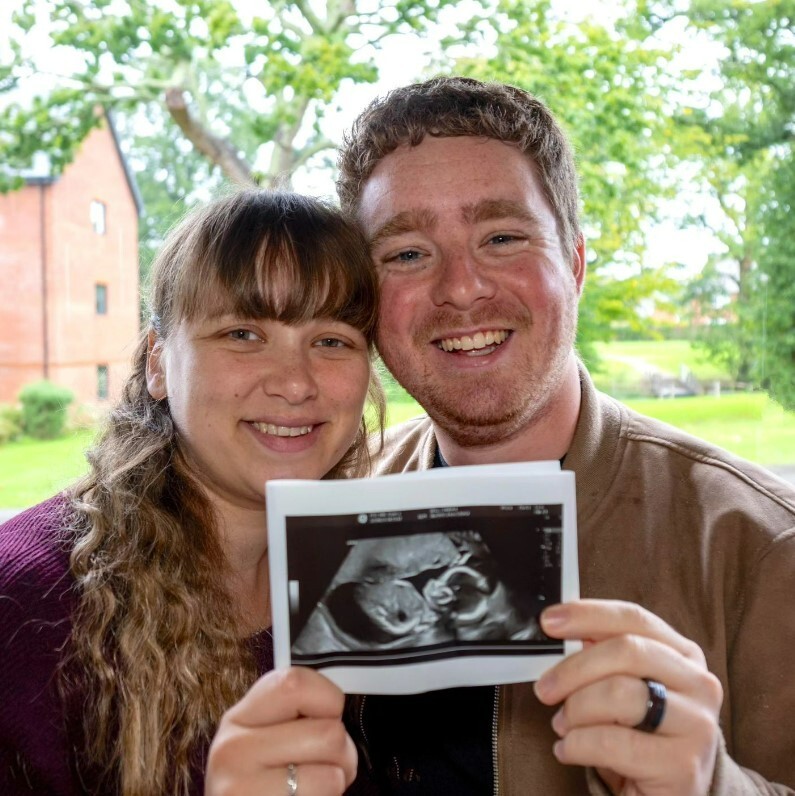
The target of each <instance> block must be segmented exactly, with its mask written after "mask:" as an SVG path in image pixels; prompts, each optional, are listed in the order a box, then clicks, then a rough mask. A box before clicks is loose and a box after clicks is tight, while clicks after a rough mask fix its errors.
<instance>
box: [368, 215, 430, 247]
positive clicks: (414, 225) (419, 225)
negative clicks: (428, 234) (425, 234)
mask: <svg viewBox="0 0 795 796" xmlns="http://www.w3.org/2000/svg"><path fill="white" fill-rule="evenodd" d="M436 221H437V216H436V213H434V212H433V211H432V210H428V209H418V210H403V211H401V212H400V213H396V214H395V215H394V216H392V218H390V219H389V220H388V221H387V222H386V223H385V224H383V225H381V226H380V227H379V228H378V229H377V230H376V231H375V233H374V234H373V235H372V237H371V238H370V246H373V247H374V246H377V245H378V244H379V243H381V242H382V241H384V240H386V239H387V238H393V237H395V236H396V235H402V234H404V233H405V232H416V231H417V230H430V229H433V228H434V227H435V226H436Z"/></svg>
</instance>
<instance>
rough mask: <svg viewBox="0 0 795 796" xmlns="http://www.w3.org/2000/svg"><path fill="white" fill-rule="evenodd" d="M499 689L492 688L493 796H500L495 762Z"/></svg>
mask: <svg viewBox="0 0 795 796" xmlns="http://www.w3.org/2000/svg"><path fill="white" fill-rule="evenodd" d="M500 693H501V692H500V687H499V686H498V685H495V686H494V710H493V711H492V721H491V762H492V766H493V767H494V796H500V768H499V763H498V760H497V727H498V725H499V722H500Z"/></svg>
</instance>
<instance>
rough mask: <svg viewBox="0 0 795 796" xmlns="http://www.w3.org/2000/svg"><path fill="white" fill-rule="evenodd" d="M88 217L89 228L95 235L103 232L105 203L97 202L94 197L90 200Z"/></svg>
mask: <svg viewBox="0 0 795 796" xmlns="http://www.w3.org/2000/svg"><path fill="white" fill-rule="evenodd" d="M88 217H89V218H90V219H91V228H92V229H93V230H94V232H96V233H97V235H104V234H105V203H104V202H98V201H97V200H96V199H95V200H94V201H93V202H91V207H90V208H89V211H88Z"/></svg>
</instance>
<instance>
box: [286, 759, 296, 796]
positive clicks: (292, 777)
mask: <svg viewBox="0 0 795 796" xmlns="http://www.w3.org/2000/svg"><path fill="white" fill-rule="evenodd" d="M296 793H298V774H297V772H296V768H295V763H288V764H287V796H295V794H296Z"/></svg>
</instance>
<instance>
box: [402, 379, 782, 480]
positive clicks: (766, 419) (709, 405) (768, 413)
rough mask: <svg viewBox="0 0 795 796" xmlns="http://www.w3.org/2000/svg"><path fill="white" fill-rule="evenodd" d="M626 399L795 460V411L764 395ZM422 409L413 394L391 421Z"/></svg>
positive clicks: (751, 454) (764, 457) (712, 437)
mask: <svg viewBox="0 0 795 796" xmlns="http://www.w3.org/2000/svg"><path fill="white" fill-rule="evenodd" d="M625 403H626V404H627V405H628V406H631V407H632V408H633V409H635V410H637V411H638V412H642V413H643V414H644V415H649V416H650V417H656V418H657V419H658V420H662V421H664V422H665V423H670V424H671V425H672V426H677V427H678V428H681V429H683V430H684V431H687V432H688V433H690V434H694V435H695V436H697V437H701V438H702V439H705V440H708V441H709V442H712V443H714V444H715V445H720V447H722V448H726V450H729V451H731V452H732V453H735V454H737V455H738V456H742V457H744V458H746V459H750V460H751V461H753V462H757V463H758V464H763V465H766V466H773V465H779V464H792V463H793V462H795V413H793V412H785V411H784V410H783V409H782V408H781V407H780V406H779V405H778V404H776V403H774V402H773V401H771V400H770V399H769V398H768V397H767V395H765V394H764V393H724V394H723V395H721V396H720V397H719V398H716V397H713V396H711V395H710V396H708V395H702V396H694V397H692V398H665V399H663V398H647V399H639V400H627V401H625ZM421 413H422V410H421V409H420V407H419V406H418V405H417V403H416V402H414V401H413V400H412V399H411V398H409V397H408V396H406V397H405V398H404V399H403V400H396V399H393V400H391V401H390V403H389V414H388V418H387V421H388V423H389V425H392V424H394V423H400V422H402V421H403V420H408V419H409V418H411V417H416V416H417V415H418V414H421Z"/></svg>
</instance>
